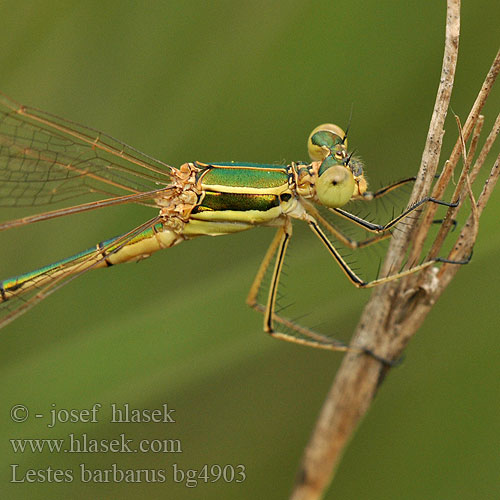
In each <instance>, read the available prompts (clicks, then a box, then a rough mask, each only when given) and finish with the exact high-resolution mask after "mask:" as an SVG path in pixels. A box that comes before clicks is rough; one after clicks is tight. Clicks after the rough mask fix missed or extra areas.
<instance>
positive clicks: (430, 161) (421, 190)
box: [291, 0, 500, 500]
mask: <svg viewBox="0 0 500 500" xmlns="http://www.w3.org/2000/svg"><path fill="white" fill-rule="evenodd" d="M459 11H460V2H459V0H448V8H447V23H446V42H445V55H444V61H443V69H442V73H441V82H440V86H439V89H438V94H437V98H436V104H435V107H434V112H433V115H432V120H431V124H430V127H429V133H428V137H427V142H426V145H425V149H424V153H423V155H422V163H421V169H420V171H419V175H418V179H417V182H416V185H415V189H414V192H413V194H412V200H413V201H415V200H419V199H422V198H423V197H425V196H426V195H427V193H428V192H429V189H430V186H431V184H432V180H433V176H434V173H435V171H436V169H437V165H438V163H439V154H440V149H441V140H442V137H443V133H444V132H443V125H444V120H445V117H446V113H447V109H448V104H449V100H450V95H451V89H452V85H453V76H454V73H455V66H456V59H457V51H458V34H459V25H460V21H459ZM499 70H500V53H499V54H497V58H496V59H495V62H494V64H493V66H492V69H491V70H490V72H489V73H488V75H487V78H486V80H485V83H484V84H483V86H482V88H481V91H480V92H479V95H478V97H477V99H476V102H475V103H474V106H473V108H472V111H471V114H470V115H469V118H468V119H467V122H466V124H465V126H464V131H463V136H462V137H461V138H460V139H459V141H457V144H458V145H457V146H456V147H455V148H454V150H453V152H452V157H451V160H452V161H453V162H454V164H455V165H456V163H457V161H458V159H459V157H460V155H461V154H462V144H463V143H464V141H465V140H466V138H468V137H469V136H470V134H471V133H472V130H473V128H474V126H475V123H476V121H477V117H478V115H479V112H480V110H481V109H482V107H483V105H484V102H485V101H486V98H487V96H488V94H489V91H490V90H491V86H492V84H493V82H494V80H495V78H496V76H497V74H498V72H499ZM498 128H499V124H498V123H496V124H495V127H494V129H493V131H492V132H491V133H490V136H489V138H488V140H487V144H486V145H485V147H484V148H488V150H489V149H490V148H491V144H492V142H493V140H494V137H495V136H496V133H498V132H496V133H495V130H498ZM490 138H492V139H491V141H490ZM484 148H483V151H484ZM482 156H483V152H481V154H480V157H479V159H478V161H477V162H476V164H477V165H480V163H482V162H484V158H485V157H486V155H485V154H484V158H482V159H481V157H482ZM455 157H456V158H455ZM450 163H451V162H450ZM464 163H466V162H464ZM469 167H470V162H469V164H468V165H467V164H465V165H464V169H465V170H464V172H466V169H468V168H469ZM475 168H476V167H474V169H475ZM474 169H473V171H474ZM451 172H452V167H450V168H449V176H448V179H449V178H450V177H451ZM499 174H500V167H499V160H498V159H497V161H496V163H495V165H494V166H493V169H492V171H491V173H490V176H489V178H488V180H487V181H486V183H485V185H484V188H483V191H482V193H481V195H480V196H479V199H478V201H477V203H474V204H473V207H472V210H471V215H470V217H469V219H468V221H467V223H466V225H465V226H464V228H463V229H462V231H461V233H460V235H459V237H458V239H457V242H456V245H455V247H454V248H453V250H452V252H451V254H450V256H451V257H452V258H454V259H463V258H466V257H467V256H468V254H469V252H470V249H471V248H472V245H473V243H474V240H475V237H476V234H477V228H478V218H479V215H480V214H481V212H482V210H483V208H484V206H485V205H486V203H487V201H488V198H489V196H490V195H491V193H492V191H493V188H494V185H495V183H496V181H497V180H498V176H499ZM462 178H463V179H464V182H465V188H466V189H465V192H467V193H468V194H469V197H471V199H473V197H472V191H471V189H470V181H469V177H468V176H467V175H466V174H465V173H464V174H463V176H462ZM420 231H423V234H422V233H420ZM413 235H415V236H413ZM426 235H427V231H425V230H422V229H421V226H420V224H417V221H415V223H413V225H412V226H411V231H400V232H398V233H397V234H395V236H394V238H393V240H392V241H391V245H390V247H389V251H388V257H387V259H386V261H385V263H384V270H385V272H387V271H388V269H390V268H391V266H394V267H396V269H397V268H398V267H399V266H400V265H401V264H402V262H403V260H404V256H405V252H406V249H407V246H408V242H409V239H410V238H412V239H414V238H415V237H420V238H423V240H425V236H426ZM418 255H419V254H418ZM394 263H395V264H394ZM459 267H460V266H457V265H444V266H442V268H441V270H440V271H439V275H438V270H437V268H430V269H429V271H427V272H423V273H421V274H420V275H412V276H408V277H405V278H403V279H401V280H399V281H393V282H389V283H386V284H384V285H382V286H380V287H378V288H377V289H375V290H374V292H373V294H372V296H371V299H370V301H369V302H368V304H367V305H366V307H365V309H364V311H363V314H362V317H361V319H360V322H359V324H358V327H357V329H356V332H355V334H354V337H353V341H352V345H355V346H364V347H366V348H369V349H371V350H372V351H373V352H375V353H376V354H377V355H378V356H381V357H383V358H385V359H398V358H399V356H400V354H401V352H402V351H403V349H404V348H405V347H406V345H407V343H408V342H409V340H410V338H411V337H412V336H413V334H414V333H415V332H416V330H417V329H418V327H419V326H420V325H421V323H422V322H423V321H424V318H425V317H426V315H427V314H428V312H429V311H430V309H431V308H432V306H433V305H434V303H435V302H436V300H437V298H438V297H439V296H440V295H441V293H442V292H443V291H444V289H445V288H446V286H447V285H448V283H449V282H450V281H451V279H452V277H453V276H454V274H455V273H456V272H457V271H458V269H459ZM438 276H439V278H438ZM387 370H388V367H387V366H381V364H380V363H379V362H378V361H376V360H374V359H373V358H370V357H369V356H366V355H359V354H355V353H352V352H349V353H348V354H346V356H345V357H344V360H343V362H342V365H341V367H340V369H339V371H338V373H337V376H336V378H335V381H334V383H333V385H332V388H331V389H330V392H329V394H328V396H327V399H326V400H325V403H324V405H323V408H322V410H321V413H320V415H319V418H318V421H317V423H316V427H315V429H314V431H313V434H312V436H311V438H310V441H309V443H308V445H307V447H306V450H305V452H304V456H303V458H302V463H301V466H300V469H299V472H298V474H297V479H296V484H295V487H294V490H293V492H292V495H291V499H292V500H314V499H319V498H321V497H322V496H323V494H324V491H325V489H326V488H327V487H328V485H329V483H330V481H331V478H332V476H333V472H334V469H335V467H336V465H337V464H338V462H339V460H340V457H341V454H342V451H343V449H344V448H345V446H346V444H347V442H348V440H349V438H350V437H351V435H352V433H353V432H354V430H355V428H356V426H357V424H358V422H359V420H360V419H361V418H362V416H363V415H364V414H365V413H366V411H367V410H368V408H369V406H370V404H371V401H372V399H373V397H374V395H375V393H376V391H377V388H378V387H379V385H380V383H381V382H382V380H383V378H384V375H385V374H386V372H387Z"/></svg>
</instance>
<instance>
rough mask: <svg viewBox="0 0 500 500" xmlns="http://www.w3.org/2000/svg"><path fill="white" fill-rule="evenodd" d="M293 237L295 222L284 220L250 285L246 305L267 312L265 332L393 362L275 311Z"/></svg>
mask: <svg viewBox="0 0 500 500" xmlns="http://www.w3.org/2000/svg"><path fill="white" fill-rule="evenodd" d="M291 236H292V224H291V222H290V220H289V219H285V223H284V225H283V226H282V227H280V228H279V229H278V231H277V233H276V236H275V237H274V239H273V241H272V242H271V245H270V246H269V249H268V250H267V253H266V255H265V257H264V259H263V261H262V263H261V265H260V267H259V270H258V271H257V274H256V276H255V279H254V281H253V283H252V286H251V288H250V292H249V294H248V297H247V304H248V305H249V306H250V307H252V308H253V309H255V310H256V311H259V312H261V313H263V314H264V331H265V332H266V333H269V335H271V336H272V337H275V338H278V339H281V340H286V341H288V342H294V343H296V344H301V345H307V346H310V347H315V348H319V349H328V350H331V351H351V352H357V353H363V354H369V355H371V356H373V357H374V358H375V359H377V360H378V361H380V362H382V363H384V364H389V365H391V364H392V363H391V362H389V361H387V360H385V359H383V358H380V357H379V356H377V355H375V354H374V353H372V352H371V351H370V350H369V349H362V348H353V347H349V346H347V345H346V344H344V343H343V342H340V341H338V340H335V339H332V338H330V337H327V336H325V335H321V334H320V333H317V332H315V331H313V330H311V329H309V328H306V327H304V326H301V325H299V324H297V323H295V322H294V321H291V320H289V319H287V318H284V317H282V316H280V315H278V314H276V312H275V310H274V309H275V303H276V294H277V290H278V284H279V278H280V273H281V269H282V267H283V262H284V259H285V254H286V249H287V246H288V243H289V241H290V238H291ZM275 255H276V260H275V263H274V269H273V274H272V278H271V284H270V288H269V294H268V297H267V303H266V305H265V306H264V305H263V304H260V303H259V302H258V300H257V295H258V293H259V290H260V288H261V285H262V281H263V279H264V276H265V274H266V271H267V270H268V268H269V266H270V265H271V262H272V260H273V257H274V256H275ZM274 322H276V323H279V324H281V325H282V326H284V327H286V328H288V329H290V330H291V331H293V332H296V333H298V334H299V335H301V337H296V336H294V335H292V334H290V333H284V332H279V331H276V330H275V329H274Z"/></svg>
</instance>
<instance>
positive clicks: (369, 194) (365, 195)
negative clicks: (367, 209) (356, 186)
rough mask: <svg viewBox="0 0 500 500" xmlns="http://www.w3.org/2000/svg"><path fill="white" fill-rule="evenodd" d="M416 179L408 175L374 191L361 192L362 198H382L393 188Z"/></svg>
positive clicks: (368, 199) (369, 199)
mask: <svg viewBox="0 0 500 500" xmlns="http://www.w3.org/2000/svg"><path fill="white" fill-rule="evenodd" d="M437 177H439V176H437ZM416 180H417V178H416V177H408V178H406V179H401V180H399V181H397V182H393V183H392V184H389V185H388V186H384V187H382V188H380V189H377V190H376V191H366V192H365V193H363V199H364V200H366V201H371V200H376V199H377V198H382V196H385V195H386V194H388V193H390V192H391V191H394V190H395V189H398V188H400V187H402V186H406V184H409V183H410V182H415V181H416Z"/></svg>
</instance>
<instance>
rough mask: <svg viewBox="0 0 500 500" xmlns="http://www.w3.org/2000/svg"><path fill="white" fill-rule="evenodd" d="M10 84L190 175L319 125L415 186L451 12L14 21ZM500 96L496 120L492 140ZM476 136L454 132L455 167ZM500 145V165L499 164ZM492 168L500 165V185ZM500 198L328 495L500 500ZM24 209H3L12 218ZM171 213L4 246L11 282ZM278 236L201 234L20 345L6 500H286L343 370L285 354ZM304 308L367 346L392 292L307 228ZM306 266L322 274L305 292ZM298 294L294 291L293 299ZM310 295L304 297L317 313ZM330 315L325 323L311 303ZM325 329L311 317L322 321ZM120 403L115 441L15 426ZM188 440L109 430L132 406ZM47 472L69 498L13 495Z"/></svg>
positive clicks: (255, 5) (304, 355)
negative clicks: (461, 147)
mask: <svg viewBox="0 0 500 500" xmlns="http://www.w3.org/2000/svg"><path fill="white" fill-rule="evenodd" d="M0 19H1V21H0V25H1V30H0V75H1V77H0V80H1V82H0V85H1V87H0V88H1V89H2V90H3V91H4V92H6V93H7V94H8V95H10V96H12V97H13V98H14V99H16V100H19V101H21V102H23V103H26V104H31V105H33V106H36V107H40V108H42V109H44V110H47V111H50V112H53V113H55V114H58V115H61V116H64V117H67V118H69V119H72V120H75V121H77V122H80V123H83V124H87V125H90V126H92V127H95V128H98V129H100V130H104V131H106V132H108V133H110V134H112V135H113V136H115V137H118V138H120V139H122V140H124V141H125V142H128V143H129V144H132V145H134V146H135V147H137V148H139V149H141V150H143V151H145V152H147V153H149V154H152V155H153V156H156V157H158V158H160V159H162V160H164V161H166V162H168V163H170V164H172V165H179V164H181V163H183V162H185V161H191V160H202V161H217V160H219V161H223V160H244V161H254V162H268V163H269V162H270V163H274V162H281V161H291V160H300V159H305V158H306V150H305V140H306V138H307V136H308V134H309V132H310V130H312V128H313V127H314V126H316V125H317V124H318V123H322V122H325V121H334V122H337V123H339V124H344V125H345V124H346V123H347V121H348V118H349V114H350V110H351V105H353V106H354V114H353V124H352V128H351V132H350V137H351V145H352V146H353V147H354V146H355V147H356V148H358V150H359V151H360V152H361V153H362V155H363V158H364V160H365V162H366V165H367V171H368V173H369V177H370V180H371V181H372V183H373V185H374V186H375V187H378V186H379V185H381V184H382V183H383V182H384V181H387V180H388V181H392V180H395V179H398V178H402V177H405V176H408V175H413V174H414V173H415V172H416V170H417V168H418V164H419V160H420V156H421V151H422V148H423V146H424V142H425V134H426V131H427V126H428V122H429V118H430V114H431V111H432V107H433V103H434V96H435V91H436V88H437V84H438V81H439V74H440V68H441V60H442V53H443V37H444V19H445V2H444V1H441V2H414V3H413V4H412V3H410V4H408V3H407V2H399V1H395V0H392V1H388V2H378V1H375V0H370V1H368V0H365V1H364V2H342V3H341V2H314V1H313V2H303V1H291V0H286V1H283V0H282V1H280V2H272V1H271V2H269V1H251V2H234V1H229V0H226V1H222V0H213V1H211V2H203V1H182V2H181V1H170V2H131V1H115V2H111V1H106V2H101V1H87V2H67V1H60V2H57V1H47V0H45V1H31V2H18V1H15V2H14V1H13V0H4V1H3V2H2V3H1V4H0ZM498 19H500V4H499V3H498V1H494V0H475V1H465V2H464V5H463V10H462V36H461V42H460V57H459V65H458V70H457V75H456V86H455V90H454V93H453V97H452V107H453V110H454V111H455V112H456V113H457V114H459V115H460V116H461V118H462V120H465V118H466V116H467V113H468V111H469V109H470V106H471V105H472V102H473V100H474V98H475V96H476V93H477V90H478V89H479V87H480V85H481V82H482V80H483V78H484V75H485V74H486V72H487V70H488V68H489V66H490V63H491V61H492V59H493V57H494V55H495V52H496V50H497V48H498V41H499V38H498ZM499 97H500V93H499V90H498V88H497V89H496V90H495V91H494V93H493V95H492V96H491V100H490V102H489V105H488V108H487V110H486V112H487V117H486V125H485V130H489V128H490V127H491V125H492V123H493V120H494V118H495V115H496V113H497V112H498V110H499V109H500V105H499V104H500V98H499ZM455 139H456V125H455V123H454V120H453V119H452V118H448V120H447V133H446V137H445V146H444V151H445V152H446V151H449V150H450V148H451V145H452V144H453V143H454V141H455ZM498 151H499V147H498V145H497V146H496V147H495V148H494V152H495V154H497V153H498ZM492 161H493V157H491V158H490V161H489V163H488V165H487V168H488V170H489V168H490V167H491V164H492ZM499 210H500V194H499V193H498V192H497V193H496V194H495V196H494V197H493V199H492V201H491V203H490V205H489V206H488V207H487V210H486V212H485V214H484V218H483V219H481V228H480V235H479V240H478V244H477V246H476V248H475V253H474V259H473V261H472V263H471V264H470V265H469V266H467V267H466V268H464V269H462V270H461V271H460V272H459V273H458V275H457V278H456V279H455V280H454V282H453V283H452V285H451V286H450V287H449V288H448V289H447V291H446V293H445V294H444V296H443V297H442V299H441V300H440V301H439V303H438V305H437V306H436V307H435V309H434V310H433V312H432V313H431V314H430V316H429V317H428V319H427V321H426V323H425V324H424V326H423V328H422V329H421V331H420V332H419V333H418V335H417V336H416V338H415V339H414V340H413V341H412V343H411V345H410V347H409V349H408V350H407V358H406V361H405V363H404V364H403V365H402V366H401V367H400V368H398V369H397V370H394V371H393V372H391V374H390V377H388V379H387V380H386V381H385V384H384V385H383V387H382V389H381V390H380V392H379V394H378V396H377V399H376V401H375V402H374V404H373V406H372V408H371V409H370V412H369V413H368V415H367V417H366V418H365V419H364V421H363V422H362V425H361V427H360V429H359V430H358V432H357V433H356V435H355V437H354V439H353V440H352V442H351V444H350V446H349V448H348V449H347V451H346V453H345V456H344V458H343V461H342V463H341V465H340V468H339V470H338V473H337V476H336V479H335V482H334V484H333V486H332V487H331V489H330V490H329V493H328V494H327V496H326V498H336V499H352V498H363V499H365V498H366V499H368V498H369V499H376V498H384V499H386V498H406V499H413V498H415V499H420V498H440V499H447V498H450V499H451V498H478V499H479V498H481V499H484V498H492V497H494V496H495V492H496V493H498V491H499V488H500V479H499V470H500V451H499V450H500V437H499V436H500V418H499V412H500V403H499V401H500V398H499V395H500V384H499V376H498V375H499V374H498V333H499V327H498V319H499V315H498V298H499V297H500V285H499V283H500V271H499V265H498V260H496V258H497V257H498V247H499V246H500V233H499V231H498V222H499V216H498V213H499ZM21 215H24V213H20V212H17V213H13V212H12V211H7V210H5V209H3V210H2V215H1V217H0V219H1V220H6V219H8V218H13V217H18V216H21ZM149 216H150V212H148V211H147V210H146V209H141V208H139V209H137V208H136V207H133V206H131V207H117V208H111V209H108V210H103V211H99V212H94V213H89V214H85V215H79V216H75V217H74V218H69V219H68V220H62V219H61V220H56V221H51V222H46V223H43V224H40V225H38V226H37V225H34V226H32V227H28V228H22V229H15V230H12V231H9V232H7V233H4V234H2V235H1V241H0V248H1V251H0V277H1V278H6V277H8V276H11V275H14V274H16V273H19V272H22V271H27V270H29V269H31V268H35V267H39V266H41V265H43V264H46V263H48V262H51V261H54V260H57V259H59V258H62V257H65V256H67V255H70V254H72V253H75V252H77V251H79V250H81V249H83V248H87V247H88V246H90V245H91V244H93V243H94V242H97V241H100V240H103V239H105V238H107V237H110V236H113V235H115V234H120V233H121V232H125V231H127V230H128V229H130V228H132V227H134V226H135V225H138V224H139V223H141V222H142V221H144V220H146V218H147V217H149ZM272 234H273V231H272V230H271V229H265V228H264V229H259V230H255V231H250V232H248V233H246V234H239V235H234V236H232V237H226V238H200V239H198V240H194V241H192V242H189V243H187V244H183V245H180V246H178V247H176V248H174V249H171V250H168V251H165V252H162V253H160V254H157V255H155V256H154V257H153V258H151V259H149V260H147V261H144V262H141V263H140V264H138V265H126V266H118V267H115V268H113V269H112V270H109V271H98V272H95V273H88V274H87V275H86V276H83V277H82V278H80V279H79V280H78V281H76V282H73V283H72V284H70V285H68V286H67V287H66V288H65V289H64V290H62V291H61V292H59V293H57V294H55V295H54V296H52V297H50V298H49V299H48V300H46V301H45V302H44V303H43V304H40V305H39V306H38V307H36V308H35V309H34V310H32V311H30V312H29V313H27V314H26V315H25V316H23V317H22V318H20V319H19V320H17V321H16V322H15V323H13V324H11V325H9V326H8V327H7V328H6V329H5V330H3V331H2V333H1V346H2V347H1V349H0V355H1V357H2V359H1V362H0V373H1V386H2V389H1V393H2V396H1V401H2V411H1V426H0V427H1V440H0V450H1V457H2V466H1V467H2V468H1V491H2V494H1V495H2V498H8V499H18V498H30V499H46V498H54V499H55V498H57V499H59V498H72V499H87V498H106V499H107V498H120V499H129V498H130V499H132V498H138V497H139V496H142V497H143V498H148V499H149V498H151V499H162V498H176V499H184V498H196V499H198V498H204V499H215V498H231V499H232V498H239V499H245V498H249V499H250V498H252V499H253V498H266V499H282V498H286V497H287V495H288V493H289V492H290V489H291V486H292V483H293V480H294V476H295V472H296V469H297V466H298V463H299V460H300V457H301V454H302V450H303V447H304V445H305V444H306V442H307V440H308V438H309V435H310V432H311V428H312V426H313V424H314V421H315V419H316V417H317V414H318V411H319V409H320V407H321V403H322V401H323V399H324V396H325V393H326V392H327V390H328V387H329V385H330V383H331V381H332V379H333V377H334V375H335V372H336V370H337V368H338V365H339V363H340V360H341V355H340V354H335V353H333V354H332V353H328V352H320V351H315V350H313V349H307V348H303V347H298V346H295V345H291V344H287V343H285V342H279V341H275V340H272V339H270V338H268V337H267V336H266V335H264V334H263V333H262V331H261V330H262V326H261V322H262V318H261V317H259V315H258V314H257V313H254V312H252V311H251V310H249V308H248V307H247V306H245V303H244V299H245V296H246V293H247V290H248V287H249V286H250V284H251V281H252V279H253V276H254V273H255V271H256V269H257V267H258V264H259V262H260V259H261V258H262V256H263V254H264V252H265V249H266V245H267V244H268V242H269V241H270V240H271V238H272ZM296 235H297V236H296V241H295V245H294V248H293V255H292V259H293V262H294V271H293V272H291V273H290V275H289V277H288V282H287V284H288V287H287V292H286V293H287V295H289V296H290V300H291V301H293V300H297V299H294V297H297V296H298V294H299V293H302V294H304V295H306V296H307V299H304V304H311V306H310V307H311V308H312V309H315V310H318V309H320V310H321V311H322V312H323V316H325V314H326V318H327V319H328V320H329V322H330V325H332V329H333V330H334V331H335V334H336V336H337V337H340V338H343V339H349V337H350V335H351V333H352V331H353V329H354V327H355V325H356V321H357V318H358V317H359V314H360V312H361V310H362V308H363V305H364V304H365V303H366V301H367V300H368V298H369V292H367V291H366V292H365V291H358V290H356V289H355V288H354V287H352V286H351V285H350V284H349V283H348V282H347V280H346V279H345V278H344V277H343V275H342V273H341V272H340V271H339V270H338V269H337V268H336V267H335V265H334V264H333V263H332V262H331V260H330V259H329V257H328V255H326V252H325V251H324V249H323V248H322V246H321V244H320V243H319V242H318V241H317V240H315V239H314V237H313V236H312V235H311V234H309V233H308V232H307V231H304V230H301V229H297V231H296ZM301 270H302V274H300V272H301ZM294 294H295V295H294ZM301 300H302V299H301ZM307 307H309V306H307ZM306 312H307V311H306ZM97 402H98V403H101V404H102V405H103V406H104V408H105V409H104V410H101V413H100V417H101V418H100V422H99V423H96V424H90V423H87V424H66V425H63V424H60V425H58V427H56V428H54V429H48V428H47V427H46V422H42V421H40V420H37V419H35V418H31V419H30V420H29V421H28V422H26V423H23V424H14V423H13V422H12V421H11V420H10V419H9V409H10V408H11V406H12V405H14V404H17V403H23V404H25V405H27V406H28V407H29V409H30V411H31V414H32V415H33V414H34V413H45V414H47V413H48V412H49V410H50V409H51V408H52V406H51V405H52V404H55V405H56V406H57V408H66V409H69V408H89V407H91V406H92V405H93V404H94V403H97ZM112 402H115V403H125V402H127V403H129V404H130V406H131V407H136V408H157V407H160V406H161V405H162V404H163V403H165V402H166V403H168V405H169V407H170V408H174V409H175V410H176V413H175V415H176V420H177V423H175V424H169V425H160V424H151V423H145V424H125V425H120V424H110V423H109V422H108V420H109V411H108V408H109V404H110V403H112ZM70 432H73V433H75V434H81V433H84V432H86V433H88V435H89V436H90V437H95V438H108V439H112V438H114V437H117V436H118V435H119V434H120V433H125V434H126V435H127V437H128V438H132V439H134V440H138V439H154V438H158V439H164V438H177V439H180V440H181V441H182V447H183V453H182V454H180V455H173V454H159V453H158V454H154V453H141V454H128V455H127V454H111V453H108V454H97V455H96V454H87V455H78V454H64V453H60V454H50V453H46V454H32V453H30V452H25V453H22V454H21V453H17V454H14V453H13V452H12V450H11V447H10V444H9V441H8V440H9V439H12V438H24V437H26V438H62V437H64V436H66V435H67V434H68V433H70ZM80 463H85V464H86V465H87V467H88V468H101V469H102V468H107V467H109V466H110V465H111V464H113V463H116V464H117V465H118V466H119V467H120V468H122V469H127V468H132V469H141V468H142V469H170V467H171V465H172V464H173V463H177V464H179V466H181V467H183V468H188V469H200V468H201V467H202V466H203V465H204V464H221V465H224V464H244V465H245V466H246V473H247V479H246V481H245V482H244V483H241V484H224V483H223V482H217V483H213V484H204V483H200V484H198V486H197V487H195V488H188V487H186V486H184V485H183V484H174V483H172V481H171V478H170V477H169V478H168V479H167V482H166V483H163V484H162V483H160V484H158V483H157V484H146V483H142V484H124V483H121V484H113V483H108V484H95V483H94V484H82V483H81V482H80V481H79V479H78V473H77V472H78V466H79V464H80ZM9 464H19V471H20V472H19V475H22V474H23V472H24V471H26V470H27V469H30V468H34V469H44V468H47V467H48V466H51V467H52V468H62V469H73V470H74V471H75V480H74V481H73V482H72V483H68V484H55V483H47V482H46V483H38V484H27V483H23V484H12V483H10V482H9V481H10V479H11V476H10V472H9V470H10V469H9Z"/></svg>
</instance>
